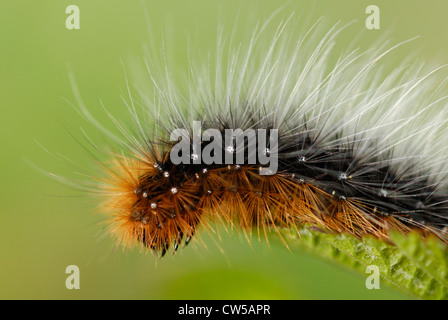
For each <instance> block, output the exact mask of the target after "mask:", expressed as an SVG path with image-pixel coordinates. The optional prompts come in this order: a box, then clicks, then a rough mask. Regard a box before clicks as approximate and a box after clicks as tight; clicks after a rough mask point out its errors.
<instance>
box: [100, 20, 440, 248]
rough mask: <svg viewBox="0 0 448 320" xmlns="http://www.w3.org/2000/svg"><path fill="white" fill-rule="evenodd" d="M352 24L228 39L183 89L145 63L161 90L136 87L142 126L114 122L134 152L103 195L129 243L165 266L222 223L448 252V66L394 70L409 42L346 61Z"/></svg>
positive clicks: (103, 186) (122, 154)
mask: <svg viewBox="0 0 448 320" xmlns="http://www.w3.org/2000/svg"><path fill="white" fill-rule="evenodd" d="M345 27H346V26H342V25H341V24H340V23H338V24H336V25H333V26H332V27H325V26H324V24H323V23H321V22H320V21H318V22H316V23H315V24H313V25H310V26H308V27H307V28H303V27H301V26H297V25H296V23H295V22H294V21H293V20H292V19H288V21H286V22H282V23H281V24H280V25H279V26H278V28H277V30H276V31H275V32H274V33H272V34H270V35H269V36H266V34H265V33H266V31H265V25H261V26H258V27H255V29H254V31H253V33H252V34H251V36H249V37H247V38H246V39H245V40H241V41H238V40H236V37H231V38H230V39H224V37H222V33H219V35H218V39H217V46H216V49H215V51H214V52H215V53H214V54H212V55H210V54H208V53H203V55H202V58H198V59H196V60H193V59H191V60H190V68H189V70H185V73H184V74H185V75H186V76H185V77H184V80H183V81H179V80H178V79H179V74H180V72H179V70H175V72H176V73H175V74H174V75H173V73H172V70H168V67H165V66H163V67H162V68H158V67H160V64H159V65H157V63H155V62H154V60H153V58H152V56H150V55H148V56H146V58H145V60H144V62H145V63H144V65H142V66H141V69H140V71H141V72H142V73H143V74H145V77H146V78H147V79H148V80H149V83H150V86H146V87H145V86H144V85H141V84H137V85H136V86H135V87H134V86H131V85H130V84H129V83H128V91H129V98H128V99H127V103H126V106H127V108H128V109H129V114H130V115H131V118H132V119H133V125H132V126H124V125H122V124H120V122H119V121H117V120H115V119H114V118H112V119H113V120H114V122H116V124H117V127H118V128H119V129H120V131H121V133H122V140H123V141H124V142H123V144H122V145H120V147H119V151H117V152H116V153H114V154H113V155H112V156H111V163H110V164H104V163H103V164H102V166H103V167H104V168H105V171H104V172H105V176H103V177H101V178H98V181H100V182H101V183H100V184H99V185H98V186H97V190H96V191H98V192H100V193H101V194H102V195H103V196H104V202H103V203H102V204H101V207H102V208H103V209H105V210H106V211H107V213H108V215H109V217H110V219H109V220H110V232H111V233H112V234H113V235H114V236H115V237H116V238H117V240H118V242H119V243H121V244H123V245H124V246H125V247H126V246H132V245H138V244H141V245H142V246H143V248H148V249H150V250H153V251H154V253H156V254H158V255H162V256H163V255H164V254H165V253H166V252H167V251H168V250H169V249H170V248H173V251H174V252H175V251H177V250H178V248H179V246H180V245H182V244H188V243H189V242H190V240H191V239H192V237H193V236H194V235H195V234H196V233H197V232H200V230H201V229H207V226H208V225H209V224H210V223H211V222H213V223H216V222H219V223H224V224H227V225H232V226H236V227H238V228H241V229H243V230H246V231H249V232H251V231H252V230H254V229H255V230H256V231H257V232H259V233H264V232H266V231H267V230H268V229H270V230H272V229H274V230H276V229H278V228H294V229H297V230H298V227H299V226H301V225H310V226H315V227H318V228H319V229H321V230H326V231H328V232H335V233H349V234H352V235H354V236H356V237H359V238H362V237H364V236H366V235H369V236H374V237H376V238H380V239H384V240H386V241H387V240H388V239H389V231H390V230H398V231H399V232H401V233H403V234H407V233H409V232H411V231H415V232H418V233H419V234H421V236H422V237H423V238H426V237H428V236H429V235H433V236H436V237H438V238H439V239H441V240H442V241H443V242H448V237H447V232H448V229H447V226H448V192H447V191H448V190H447V187H446V172H447V171H446V169H447V168H446V167H447V165H446V159H447V145H446V139H445V138H446V134H447V120H448V116H447V112H448V108H447V104H446V98H447V96H446V94H445V93H446V86H445V81H441V80H440V77H439V74H440V73H443V71H444V69H443V68H444V66H441V67H435V68H434V67H428V66H427V65H426V64H424V63H419V62H417V61H414V60H412V59H409V61H402V62H401V63H400V64H397V65H395V66H394V68H393V70H392V71H389V72H387V71H386V70H387V69H386V68H385V67H384V65H383V62H384V60H387V57H388V56H389V54H391V52H392V51H394V50H396V49H398V48H399V47H400V49H399V50H401V47H403V46H404V47H405V46H406V41H405V42H403V43H399V44H395V45H394V44H390V43H389V42H388V41H385V42H383V43H381V44H380V45H378V46H376V47H375V48H372V49H369V50H366V51H361V50H359V49H353V50H349V51H347V50H345V52H343V53H339V54H338V53H337V52H336V49H335V44H337V41H338V40H337V39H338V35H339V34H340V33H341V32H342V31H343V30H344V29H345ZM300 30H303V31H300ZM335 57H337V59H335ZM158 69H159V70H160V72H159V73H158V72H155V71H157V70H158ZM140 79H141V78H140ZM134 89H135V90H134ZM135 92H137V93H136V94H135ZM229 132H230V135H229V134H228V133H229ZM252 133H254V135H253V136H251V134H252ZM261 133H262V134H264V137H263V135H262V134H261ZM229 136H230V139H229ZM253 137H255V140H251V138H253ZM274 138H275V139H274ZM238 141H239V142H238ZM250 141H252V142H253V143H252V144H251V143H250ZM251 146H252V147H254V148H253V149H250V147H251ZM98 148H99V149H101V148H100V147H98ZM254 150H255V151H254ZM179 159H181V161H180V162H179ZM210 159H212V160H213V161H210ZM273 161H275V166H270V165H271V164H272V163H273Z"/></svg>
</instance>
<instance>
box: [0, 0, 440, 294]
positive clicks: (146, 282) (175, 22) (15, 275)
mask: <svg viewBox="0 0 448 320" xmlns="http://www.w3.org/2000/svg"><path fill="white" fill-rule="evenodd" d="M282 3H286V2H284V1H265V0H253V1H229V0H222V1H216V0H201V1H198V0H176V1H174V0H168V1H144V5H143V4H142V2H141V1H134V0H127V1H124V0H122V1H112V0H94V1H92V0H84V1H81V0H71V1H66V0H52V1H49V0H39V1H17V0H14V1H13V0H2V1H1V3H0V40H1V43H0V81H1V86H0V97H1V104H2V106H1V110H2V117H1V119H2V125H1V126H0V130H1V131H0V139H1V145H2V150H3V152H2V155H1V157H0V168H1V169H0V172H1V182H2V183H1V185H0V197H1V202H0V203H1V217H0V257H1V258H0V298H2V299H19V298H20V299H22V298H24V299H200V298H202V299H251V298H252V299H403V298H404V299H406V298H409V297H408V296H406V295H404V294H402V293H400V292H397V291H395V290H394V289H392V288H389V287H387V286H385V285H383V286H382V287H381V289H380V290H367V289H366V287H365V278H366V277H365V275H362V274H357V273H354V272H352V271H350V270H346V269H344V268H343V267H339V266H336V265H334V264H332V263H329V262H327V261H324V260H321V259H320V258H318V257H315V256H313V255H312V254H309V253H306V252H289V251H288V250H287V249H286V248H285V247H284V246H282V245H281V244H278V243H272V244H271V248H269V247H268V246H267V245H266V244H265V243H263V242H262V243H261V244H260V243H258V241H256V240H254V241H253V245H252V246H250V245H249V244H248V243H247V242H246V241H245V240H244V238H243V237H242V236H241V235H240V234H238V233H234V234H231V235H228V234H226V233H225V232H222V233H221V238H222V239H221V240H218V241H215V239H216V238H217V237H216V235H208V234H203V235H202V237H201V238H202V242H203V243H205V244H206V247H205V246H204V244H201V243H200V241H198V240H199V239H195V241H193V243H192V245H191V247H189V248H188V249H186V250H181V251H180V252H179V253H178V254H177V255H175V256H172V255H170V254H168V256H167V257H166V258H164V259H162V260H157V259H155V258H154V257H153V256H152V255H150V254H147V255H145V254H141V253H140V252H139V250H131V251H128V252H125V253H124V252H123V251H122V250H121V249H116V250H114V243H113V240H111V239H109V238H108V237H107V236H105V235H104V233H102V232H101V231H102V229H103V225H102V224H101V222H102V220H103V217H102V216H99V215H95V214H94V212H95V202H94V201H92V200H91V199H89V197H88V196H86V195H83V194H80V193H79V192H76V191H74V190H72V189H70V188H67V187H65V186H62V185H61V184H59V183H58V182H57V181H55V180H54V179H51V178H50V177H48V176H46V175H44V174H42V173H41V172H39V171H38V170H36V169H35V167H34V165H35V166H37V167H38V168H41V169H43V170H44V171H50V172H54V173H56V174H59V175H61V176H64V177H68V178H71V177H74V176H77V172H81V171H80V169H79V168H77V167H75V166H73V165H72V163H70V162H69V161H63V160H58V159H57V158H55V157H53V156H52V155H51V154H62V155H65V156H67V157H68V158H69V159H72V160H73V161H76V162H78V163H80V164H81V165H82V166H85V167H91V164H90V161H91V159H90V158H89V157H88V156H86V154H85V153H84V152H83V150H82V147H81V145H80V144H78V143H77V138H79V137H80V136H81V135H80V131H79V127H83V128H84V127H85V126H87V125H86V123H85V121H84V120H83V119H82V118H81V117H80V116H79V115H78V114H77V113H76V112H75V111H74V110H73V109H72V108H71V107H70V106H69V104H68V103H67V102H66V101H65V100H64V99H67V100H68V101H71V102H74V101H75V99H74V95H73V92H72V88H71V86H70V83H69V79H68V72H69V70H71V71H73V73H74V74H75V76H76V80H77V82H78V85H79V89H80V92H81V94H82V97H83V99H84V102H85V103H86V105H87V106H88V108H89V110H90V112H91V113H92V114H94V115H95V116H96V117H98V119H99V121H103V120H104V123H106V122H107V121H105V120H107V119H106V116H105V115H104V112H103V110H102V107H101V103H100V102H99V101H100V99H101V100H102V101H103V103H104V105H106V106H107V108H108V109H109V110H111V111H112V112H115V113H118V114H119V113H120V112H121V111H122V110H123V108H124V104H123V102H122V100H121V97H120V95H121V94H122V92H123V91H124V90H125V80H124V74H123V68H122V65H121V62H120V58H123V59H128V58H130V57H132V56H138V55H139V54H140V53H141V51H142V49H141V48H142V45H143V44H145V43H146V44H150V43H151V42H152V45H156V46H161V44H162V42H161V41H162V38H163V36H162V33H165V37H167V38H169V39H170V40H171V41H172V42H173V43H174V44H175V47H176V48H178V50H176V51H175V52H174V58H175V59H178V62H179V64H180V65H182V64H185V63H186V59H185V57H186V51H185V48H186V47H185V45H186V39H187V38H188V37H189V36H193V37H194V35H198V34H200V37H199V39H200V41H198V42H197V46H198V48H197V49H198V50H201V49H202V47H203V48H204V50H205V49H206V48H210V47H212V48H213V47H214V46H215V43H216V31H217V27H218V23H223V24H224V25H230V26H233V25H234V23H235V16H236V14H237V12H238V11H240V17H242V18H243V19H244V18H245V17H250V18H251V19H253V20H260V21H263V20H265V19H266V18H267V17H268V16H269V15H270V14H271V13H272V12H273V11H275V10H276V9H277V8H278V7H279V6H280V5H281V4H282ZM288 3H289V4H288V5H287V6H286V7H285V9H284V11H283V12H281V13H280V14H279V17H277V18H278V21H280V20H281V19H284V18H286V17H287V16H289V14H290V12H291V11H295V12H297V13H300V14H302V15H304V16H306V17H307V18H310V20H311V21H314V20H316V19H317V18H318V17H320V16H325V17H327V18H328V19H329V21H330V22H336V21H338V20H342V21H343V22H349V21H352V20H354V19H356V20H357V21H356V22H355V23H354V24H353V25H352V26H351V27H350V30H349V31H347V32H346V33H344V35H343V36H341V37H340V38H339V39H340V41H342V42H343V41H347V42H348V41H350V40H351V39H352V38H353V37H355V35H357V34H358V33H359V32H360V31H362V30H365V27H364V21H365V18H366V16H367V15H366V14H365V8H366V7H367V6H368V5H370V4H376V5H378V6H379V7H380V10H381V29H380V30H372V31H365V32H364V34H363V36H362V38H360V39H359V46H361V47H362V48H367V47H368V46H369V45H370V44H371V43H373V42H374V41H376V40H377V39H379V38H380V37H383V36H387V38H388V39H391V40H392V41H395V42H399V41H403V40H406V39H409V38H411V37H414V36H416V35H419V36H420V38H419V39H418V40H416V41H414V42H412V43H410V44H408V45H407V46H406V49H404V50H401V51H400V54H401V55H403V56H402V57H403V58H404V57H405V56H406V55H407V54H409V53H411V52H412V53H414V52H418V54H419V56H420V57H422V58H423V59H424V60H428V61H433V62H434V63H440V64H442V63H446V61H447V59H446V53H447V52H448V41H446V40H447V36H446V33H447V30H448V20H447V19H446V12H447V10H448V1H443V0H439V1H435V0H427V1H409V0H406V1H403V0H400V1H399V0H394V1H363V0H351V1H334V0H327V1H321V0H320V1H294V0H292V1H289V2H288ZM71 4H76V5H78V6H79V8H80V11H81V29H80V30H67V29H66V27H65V19H66V17H67V14H66V13H65V8H66V7H67V6H68V5H71ZM145 7H146V10H147V15H148V17H149V21H150V24H151V27H152V31H151V34H149V33H148V32H147V25H146V22H145V14H144V12H145V9H144V8H145ZM273 25H275V23H274V24H273ZM106 125H107V124H106ZM89 134H90V135H91V136H92V137H93V138H95V137H96V136H95V132H93V131H92V132H89ZM72 135H74V136H75V137H73V136H72ZM99 143H101V141H99ZM40 145H42V146H44V147H45V149H47V150H48V151H49V153H47V152H46V151H45V150H44V149H43V148H42V147H41V146H40ZM50 153H51V154H50ZM32 164H34V165H32ZM78 177H79V176H78ZM215 242H216V243H215ZM71 264H75V265H77V266H79V268H80V270H81V289H80V290H67V289H66V287H65V279H66V277H67V275H66V274H65V268H66V266H68V265H71Z"/></svg>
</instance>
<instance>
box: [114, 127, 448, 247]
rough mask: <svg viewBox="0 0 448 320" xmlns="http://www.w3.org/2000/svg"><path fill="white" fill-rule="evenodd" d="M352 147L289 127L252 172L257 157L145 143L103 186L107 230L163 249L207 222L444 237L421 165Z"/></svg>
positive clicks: (442, 204)
mask: <svg viewBox="0 0 448 320" xmlns="http://www.w3.org/2000/svg"><path fill="white" fill-rule="evenodd" d="M307 136H308V134H307ZM169 144H170V143H169V142H166V143H165V146H166V145H169ZM352 147H353V145H341V146H339V147H333V148H331V149H328V148H325V147H320V146H319V144H318V142H317V141H312V140H310V139H309V137H308V138H307V139H304V134H303V133H298V134H297V135H296V136H295V137H294V138H293V139H288V141H287V142H283V145H282V144H280V151H279V155H278V156H279V168H278V171H277V173H276V174H274V175H260V168H261V166H260V165H251V164H242V165H238V164H236V165H234V164H231V165H227V164H212V165H205V164H180V165H174V164H173V163H172V162H171V160H170V157H169V154H170V153H169V151H170V147H165V148H162V149H163V150H165V151H157V150H162V149H160V148H156V147H154V148H153V147H150V144H149V145H148V148H147V149H146V150H141V152H140V153H139V154H138V155H136V156H135V157H133V158H126V157H124V156H123V157H119V158H117V162H116V168H115V169H116V174H115V175H114V179H113V180H112V181H110V182H109V185H108V191H109V193H111V194H113V197H112V198H111V199H110V202H109V207H111V208H112V209H113V211H114V212H118V213H116V214H115V221H114V222H115V229H114V233H115V234H116V235H117V236H118V238H119V239H120V240H121V241H123V242H125V243H126V244H132V243H137V242H141V243H143V244H144V245H145V246H146V247H147V248H150V249H153V250H154V251H155V252H160V253H162V255H164V254H165V253H166V251H167V250H168V249H169V247H170V246H172V245H173V246H174V250H177V249H178V247H179V245H180V244H181V243H182V242H183V241H185V243H186V244H188V242H189V241H190V239H191V238H192V236H193V235H194V234H195V232H196V231H197V230H198V228H200V227H201V225H207V223H209V222H210V221H220V222H223V223H227V224H229V223H230V224H234V225H237V226H240V227H241V228H242V229H244V230H252V229H254V228H256V229H257V230H258V232H266V228H274V229H275V228H277V227H289V228H296V227H297V226H299V225H300V224H308V225H312V226H317V227H319V228H320V229H322V230H327V231H333V232H338V233H342V232H346V233H350V234H352V235H355V236H357V237H363V236H365V235H373V236H375V237H378V238H382V239H388V232H389V230H390V229H395V230H398V231H400V232H402V233H408V232H410V231H411V230H415V231H418V232H419V233H421V234H422V236H424V237H426V236H427V235H430V234H433V235H436V236H437V237H439V238H440V239H442V240H443V241H447V238H446V234H447V233H446V232H447V230H446V227H445V226H446V224H447V221H448V215H447V213H446V212H447V210H446V209H447V208H446V201H447V197H446V196H445V195H440V194H439V193H438V192H437V190H436V186H434V185H431V184H430V183H429V181H428V178H421V177H422V176H423V177H425V175H424V173H423V172H418V171H415V170H414V169H413V168H412V166H409V168H408V172H401V173H400V175H397V174H396V173H394V170H393V169H392V168H391V164H390V163H389V162H388V161H380V160H379V159H372V158H371V159H369V161H368V162H367V163H364V164H363V163H361V161H360V160H362V159H356V157H355V156H354V153H353V150H352V149H351V148H352ZM223 152H225V150H223ZM298 154H300V155H298ZM246 160H247V159H246ZM350 172H351V174H350Z"/></svg>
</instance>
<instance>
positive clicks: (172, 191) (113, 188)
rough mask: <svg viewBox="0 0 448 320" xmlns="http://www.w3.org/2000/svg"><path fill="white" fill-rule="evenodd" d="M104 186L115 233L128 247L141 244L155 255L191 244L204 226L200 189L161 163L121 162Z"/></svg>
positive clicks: (124, 160)
mask: <svg viewBox="0 0 448 320" xmlns="http://www.w3.org/2000/svg"><path fill="white" fill-rule="evenodd" d="M114 167H115V170H114V174H113V175H112V178H111V179H110V180H109V181H108V184H107V186H106V194H107V197H108V199H107V202H108V204H107V207H108V208H109V210H111V211H113V217H114V218H113V219H114V220H113V223H112V225H113V228H112V233H113V234H114V235H116V237H117V238H118V241H119V242H123V244H124V245H125V246H132V245H135V244H137V243H140V244H143V246H144V247H146V248H148V249H151V250H153V251H154V253H157V254H161V255H162V256H163V255H165V253H166V252H167V250H168V249H169V248H170V247H171V246H172V245H173V248H174V252H176V251H177V249H178V247H179V245H181V243H182V242H183V241H184V243H185V244H188V243H189V241H190V240H191V238H192V236H193V234H194V232H195V230H196V229H197V226H198V224H199V222H200V216H201V209H200V207H199V205H198V202H199V198H198V196H197V195H198V193H199V188H200V185H199V184H198V183H195V182H194V181H192V182H191V181H190V182H184V181H181V180H179V177H183V176H184V175H183V174H182V173H180V174H179V172H176V171H179V170H180V171H181V170H182V169H181V168H180V167H176V166H169V165H168V164H167V163H163V162H159V161H139V160H135V159H132V160H131V159H129V158H124V157H121V159H120V160H119V161H117V163H116V165H115V166H114Z"/></svg>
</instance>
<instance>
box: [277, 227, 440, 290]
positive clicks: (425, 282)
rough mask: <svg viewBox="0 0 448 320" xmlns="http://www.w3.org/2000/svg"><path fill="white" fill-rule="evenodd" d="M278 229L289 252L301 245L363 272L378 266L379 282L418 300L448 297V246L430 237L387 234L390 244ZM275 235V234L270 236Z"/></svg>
mask: <svg viewBox="0 0 448 320" xmlns="http://www.w3.org/2000/svg"><path fill="white" fill-rule="evenodd" d="M299 233H300V235H298V234H297V233H296V232H295V231H292V230H288V229H281V230H280V236H281V237H282V238H283V239H284V241H285V242H286V244H287V245H288V246H289V247H290V249H291V250H292V251H293V250H294V248H295V247H300V248H305V249H307V250H308V251H310V252H313V253H315V254H318V255H320V256H321V257H324V258H326V259H328V260H330V261H334V262H337V263H339V264H342V265H344V266H346V267H348V268H350V269H354V270H357V271H358V272H361V273H362V274H364V275H366V277H367V275H368V274H367V273H366V267H367V266H370V265H375V266H378V268H379V270H380V274H381V278H382V280H383V281H385V282H387V283H388V284H389V285H391V286H394V287H396V288H398V289H400V290H402V291H403V292H406V293H408V294H410V295H413V296H414V297H416V298H419V299H447V298H448V249H447V246H446V245H444V244H442V243H441V242H440V241H438V240H437V239H434V238H430V239H428V240H423V239H422V238H421V237H420V236H419V235H417V234H414V233H411V234H409V235H406V236H405V235H402V234H399V233H397V232H394V233H391V239H392V242H393V243H394V244H391V243H387V242H386V241H383V240H379V239H375V238H371V237H368V238H364V239H363V240H359V239H357V238H355V237H353V236H351V235H348V234H329V233H323V232H320V231H314V230H312V229H310V228H302V229H300V230H299ZM274 237H276V236H274Z"/></svg>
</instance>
